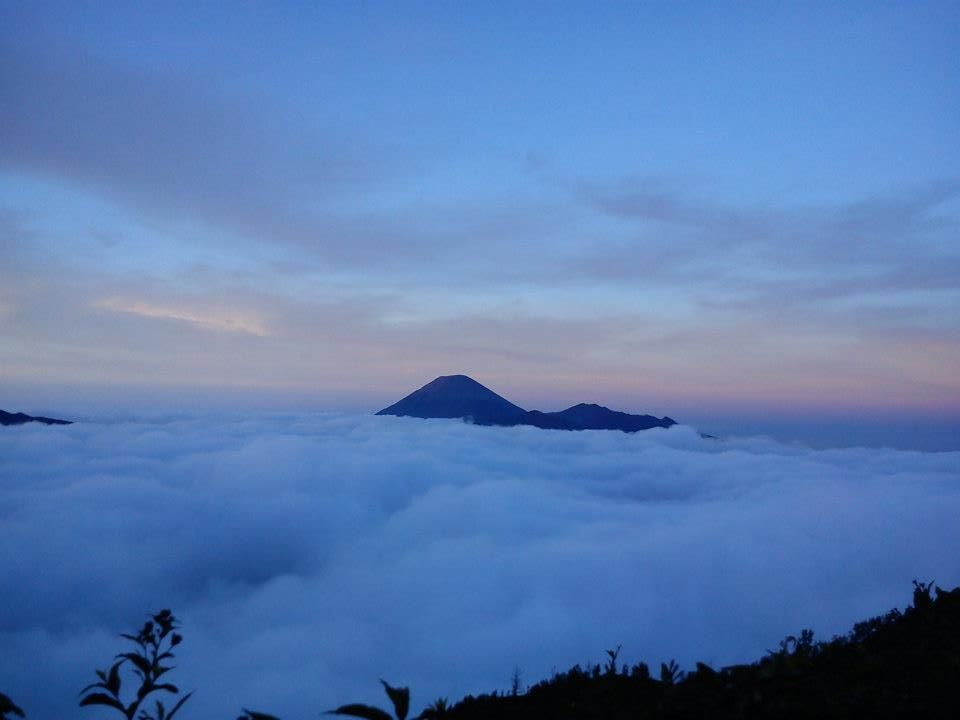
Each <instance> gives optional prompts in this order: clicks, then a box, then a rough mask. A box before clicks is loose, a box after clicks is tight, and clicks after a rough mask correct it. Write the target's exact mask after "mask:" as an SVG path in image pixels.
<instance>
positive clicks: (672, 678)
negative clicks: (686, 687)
mask: <svg viewBox="0 0 960 720" xmlns="http://www.w3.org/2000/svg"><path fill="white" fill-rule="evenodd" d="M683 676H684V672H683V670H681V669H680V666H679V665H677V661H676V660H671V661H670V664H669V665H667V664H666V663H660V682H662V683H663V684H664V685H674V684H676V683H678V682H680V681H681V680H683Z"/></svg>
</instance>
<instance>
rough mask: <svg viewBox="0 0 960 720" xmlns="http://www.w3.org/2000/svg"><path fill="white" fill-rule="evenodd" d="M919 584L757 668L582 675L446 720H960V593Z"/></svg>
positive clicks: (640, 669) (474, 703) (475, 701)
mask: <svg viewBox="0 0 960 720" xmlns="http://www.w3.org/2000/svg"><path fill="white" fill-rule="evenodd" d="M931 590H932V588H931V587H929V586H928V585H925V584H922V583H921V584H916V587H915V590H914V595H913V605H912V606H910V607H908V608H907V609H906V610H904V611H903V612H900V611H899V610H892V611H891V612H889V613H887V614H886V615H884V616H882V617H875V618H873V619H871V620H867V621H865V622H861V623H858V624H857V625H855V626H854V628H853V630H852V631H851V632H850V633H849V634H848V635H846V636H844V637H837V638H834V639H833V640H831V641H829V642H814V641H813V633H812V632H810V631H804V632H802V633H801V635H800V637H798V638H794V637H790V638H787V639H786V640H784V641H783V642H781V643H780V647H779V649H778V650H777V651H775V652H771V653H770V654H769V655H768V656H767V657H765V658H763V659H761V660H759V661H757V662H755V663H753V664H752V665H739V666H734V667H729V668H724V669H720V670H716V669H713V668H709V667H707V666H706V665H702V664H698V665H697V668H696V669H695V670H694V671H692V672H691V673H690V674H689V675H686V676H684V675H683V674H682V673H681V672H680V671H679V669H677V668H676V667H675V666H672V665H671V666H667V665H662V666H661V667H660V668H659V670H658V671H657V672H656V676H655V677H651V674H650V672H649V671H648V668H647V667H646V665H643V664H640V665H636V666H634V667H632V668H627V667H626V666H624V667H621V668H619V669H618V668H616V667H615V655H616V653H615V652H612V651H608V656H610V661H609V662H608V663H607V664H606V666H605V667H603V668H601V667H600V666H594V667H592V668H589V669H583V668H580V667H574V668H572V669H571V670H569V671H567V672H565V673H562V674H559V675H555V676H554V677H553V678H551V679H550V680H546V681H544V682H541V683H539V684H537V685H535V686H533V687H531V688H530V689H529V691H527V692H526V693H525V694H517V695H513V694H507V695H496V694H494V695H483V696H480V697H468V698H465V699H464V700H463V701H461V702H459V703H458V704H456V705H455V706H453V707H452V708H450V709H449V710H448V711H447V713H446V714H445V715H444V717H449V718H456V720H474V719H476V720H479V719H480V718H484V719H485V720H489V719H492V718H503V719H504V720H507V719H510V720H512V719H514V718H516V719H517V720H520V719H521V718H524V719H527V718H555V719H556V720H561V719H563V720H566V719H567V718H570V719H571V720H572V719H574V718H576V719H578V720H581V719H582V720H586V719H588V718H589V719H593V718H596V719H597V720H600V719H604V720H619V719H620V718H624V719H626V718H631V720H640V719H643V718H657V719H660V718H663V719H666V718H716V719H718V720H720V719H725V718H731V719H733V718H737V719H741V718H742V719H747V718H851V717H856V718H859V717H864V718H866V717H869V718H921V717H922V718H944V719H946V718H960V588H957V589H954V590H953V591H950V592H947V591H944V590H942V589H940V588H936V590H935V591H933V592H931Z"/></svg>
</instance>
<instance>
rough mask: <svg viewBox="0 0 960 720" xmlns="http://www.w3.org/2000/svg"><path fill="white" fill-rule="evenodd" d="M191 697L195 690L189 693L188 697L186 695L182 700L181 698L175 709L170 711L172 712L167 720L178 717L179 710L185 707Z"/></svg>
mask: <svg viewBox="0 0 960 720" xmlns="http://www.w3.org/2000/svg"><path fill="white" fill-rule="evenodd" d="M191 695H193V690H191V691H190V692H188V693H187V694H186V695H184V696H183V697H182V698H180V699H179V700H178V701H177V704H176V705H174V706H173V708H172V709H171V710H170V712H168V713H167V720H171V719H172V718H173V716H174V715H176V713H177V710H179V709H180V708H182V707H183V704H184V703H185V702H186V701H187V700H189V699H190V696H191Z"/></svg>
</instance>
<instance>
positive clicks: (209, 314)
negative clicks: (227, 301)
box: [94, 297, 267, 337]
mask: <svg viewBox="0 0 960 720" xmlns="http://www.w3.org/2000/svg"><path fill="white" fill-rule="evenodd" d="M94 307H95V308H97V309H99V310H109V311H111V312H119V313H129V314H131V315H139V316H141V317H146V318H154V319H159V320H177V321H180V322H186V323H190V324H191V325H194V326H196V327H199V328H202V329H204V330H219V331H223V332H239V333H247V334H250V335H256V336H258V337H264V336H265V335H267V328H266V325H265V323H264V322H263V320H262V319H261V318H259V317H257V316H256V315H255V314H252V313H244V312H240V311H237V310H233V309H217V308H214V309H197V308H189V307H180V306H174V305H162V304H156V303H151V302H145V301H141V300H127V299H124V298H119V297H110V298H103V299H101V300H98V301H96V302H95V303H94Z"/></svg>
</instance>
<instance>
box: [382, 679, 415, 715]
mask: <svg viewBox="0 0 960 720" xmlns="http://www.w3.org/2000/svg"><path fill="white" fill-rule="evenodd" d="M380 682H381V683H383V688H384V690H386V691H387V695H388V696H389V697H390V702H392V703H393V711H394V712H395V713H396V714H397V720H407V713H408V712H409V711H410V688H405V687H402V688H395V687H391V686H390V685H389V684H388V683H387V681H386V680H381V681H380Z"/></svg>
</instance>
